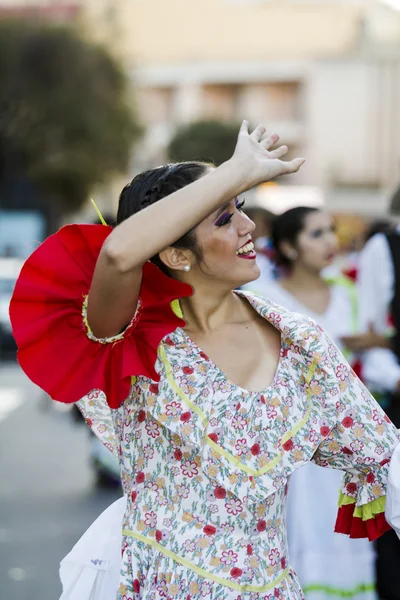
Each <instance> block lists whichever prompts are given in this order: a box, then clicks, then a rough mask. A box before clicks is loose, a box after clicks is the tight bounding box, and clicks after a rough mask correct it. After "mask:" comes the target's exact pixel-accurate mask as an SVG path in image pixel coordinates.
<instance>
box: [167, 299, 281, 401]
mask: <svg viewBox="0 0 400 600" xmlns="http://www.w3.org/2000/svg"><path fill="white" fill-rule="evenodd" d="M235 293H236V294H237V295H238V296H242V297H244V298H245V299H246V301H247V302H248V303H249V304H250V306H251V307H252V308H253V310H255V311H256V312H257V314H258V315H259V316H261V317H262V318H264V319H265V320H266V321H268V323H270V324H271V325H272V326H273V327H274V328H275V329H276V330H277V331H278V332H279V333H280V337H281V343H280V351H279V360H278V364H277V365H276V369H275V373H274V376H273V378H272V380H271V382H270V383H269V384H268V386H267V387H266V388H264V389H262V390H248V389H246V388H244V387H242V386H241V385H239V384H237V383H235V382H234V381H232V380H231V379H230V378H229V377H228V376H227V375H226V374H225V373H224V371H223V370H222V369H221V368H220V367H219V366H218V365H217V364H216V363H215V362H214V361H213V360H212V359H211V358H210V357H209V356H208V354H206V352H204V351H203V350H202V349H201V348H200V346H198V344H196V342H194V341H193V340H192V338H191V337H190V335H188V334H187V333H186V331H185V330H184V329H183V328H182V327H179V330H180V331H181V333H182V337H183V338H184V341H185V342H186V344H189V346H190V347H191V349H192V350H193V351H194V352H195V353H196V354H197V355H198V356H200V358H201V359H202V360H204V361H206V362H208V363H209V365H210V366H211V367H212V369H213V370H214V371H216V372H217V373H218V374H219V375H220V376H221V377H222V378H223V379H224V380H225V381H226V382H227V383H228V384H229V385H230V386H231V387H232V388H233V389H236V390H238V391H239V392H241V393H242V394H244V395H256V396H263V395H269V394H270V393H271V392H272V391H273V390H274V389H275V388H276V386H277V384H278V381H279V376H280V372H281V368H282V363H283V362H284V352H283V346H284V342H283V335H282V331H281V330H280V329H279V327H277V325H276V322H273V321H272V320H270V319H269V318H268V313H267V314H265V313H261V312H260V311H259V310H257V304H256V305H254V303H253V302H250V300H249V298H248V296H247V294H246V293H243V292H240V291H236V290H235Z"/></svg>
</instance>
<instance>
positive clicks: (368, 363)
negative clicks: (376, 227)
mask: <svg viewBox="0 0 400 600" xmlns="http://www.w3.org/2000/svg"><path fill="white" fill-rule="evenodd" d="M357 288H358V301H359V328H360V332H362V333H365V332H368V330H370V328H371V327H373V329H374V331H375V332H376V333H377V334H381V335H383V336H384V335H385V333H386V332H387V329H388V327H387V317H388V314H389V312H390V302H391V299H392V296H393V288H394V272H393V263H392V258H391V255H390V249H389V244H388V242H387V239H386V236H384V235H383V234H377V235H375V236H374V237H373V238H371V239H370V240H369V241H368V242H367V244H366V245H365V248H364V249H363V251H362V252H361V257H360V264H359V274H358V281H357ZM363 374H364V379H365V381H366V382H367V385H368V386H369V387H371V389H373V390H376V391H388V392H391V393H393V392H395V391H397V390H398V389H399V388H400V385H399V382H400V365H399V364H398V361H397V358H396V356H395V355H394V353H393V352H392V351H391V350H389V349H384V348H372V349H371V350H368V351H367V352H365V353H364V356H363Z"/></svg>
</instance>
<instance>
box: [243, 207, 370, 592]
mask: <svg viewBox="0 0 400 600" xmlns="http://www.w3.org/2000/svg"><path fill="white" fill-rule="evenodd" d="M272 239H273V245H274V248H275V253H276V261H277V263H278V265H279V266H280V267H281V268H282V269H283V272H284V273H285V275H284V276H283V277H282V278H281V279H280V280H279V281H278V282H274V283H272V284H271V285H270V286H269V287H268V289H265V290H264V292H265V294H266V295H268V297H269V298H270V299H271V300H272V301H274V302H276V303H277V304H279V305H281V306H284V307H285V308H286V309H288V310H290V311H293V312H297V313H303V314H306V315H308V316H310V317H311V318H313V319H314V320H315V321H316V322H317V323H318V324H319V325H320V326H321V327H323V329H324V330H325V331H326V332H327V333H328V334H329V335H330V336H331V337H332V339H333V340H334V342H335V343H336V344H337V345H338V346H339V347H341V339H342V337H343V336H345V335H349V334H354V333H355V332H356V331H357V296H356V289H355V286H354V284H353V283H352V282H351V281H350V280H349V279H347V278H345V277H338V278H336V279H333V280H332V279H331V280H327V279H326V278H325V277H324V276H323V272H324V269H326V268H327V267H329V266H330V265H331V264H332V262H333V260H334V259H335V257H336V254H337V250H338V240H337V237H336V234H335V228H334V223H333V219H332V217H331V216H330V215H329V214H327V213H326V212H324V211H321V210H319V209H316V208H310V207H297V208H293V209H291V210H288V211H286V212H285V213H283V214H281V215H280V216H278V217H276V219H275V221H274V222H273V226H272ZM250 285H251V284H250ZM354 444H357V442H354V441H353V445H350V447H349V449H348V451H350V452H353V450H352V448H353V447H355V446H354ZM340 479H341V475H340V473H339V472H337V471H331V470H328V469H321V468H319V467H317V466H316V465H315V464H312V463H309V464H307V465H306V466H305V467H304V468H303V469H300V470H298V471H296V472H295V473H294V474H293V475H292V477H291V481H290V487H289V495H288V540H289V553H290V559H291V561H292V564H293V567H294V568H295V570H296V572H297V574H298V576H299V578H300V581H301V584H302V586H303V590H304V592H305V594H306V596H307V598H309V599H310V600H311V599H317V598H318V599H321V600H328V599H332V600H335V599H337V600H339V599H340V598H343V597H346V598H353V599H357V600H373V599H374V598H376V594H375V586H374V581H375V576H374V552H373V547H372V544H370V543H369V542H368V540H350V539H348V538H346V537H344V536H338V535H335V534H334V532H333V529H334V523H335V519H336V513H337V502H336V499H335V490H337V489H338V488H339V487H340Z"/></svg>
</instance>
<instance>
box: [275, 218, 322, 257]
mask: <svg viewBox="0 0 400 600" xmlns="http://www.w3.org/2000/svg"><path fill="white" fill-rule="evenodd" d="M315 212H319V209H318V208H313V207H311V206H296V208H291V209H290V210H287V211H286V212H284V213H282V214H281V215H278V216H277V217H275V219H274V220H273V221H272V228H271V239H272V244H273V246H274V249H275V260H276V263H277V264H278V265H280V266H282V267H290V265H291V264H292V262H293V261H292V260H291V259H290V258H289V257H288V256H286V255H285V254H284V253H283V252H282V242H284V241H286V242H289V244H291V245H292V246H294V247H296V244H297V239H298V237H299V235H300V233H301V232H302V231H303V229H304V225H305V220H306V217H307V216H308V215H309V214H311V213H315Z"/></svg>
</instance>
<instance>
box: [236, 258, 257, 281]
mask: <svg viewBox="0 0 400 600" xmlns="http://www.w3.org/2000/svg"><path fill="white" fill-rule="evenodd" d="M260 275H261V270H260V267H259V266H258V264H257V263H256V261H254V263H253V265H252V267H251V268H250V269H242V272H241V273H240V276H239V273H238V280H239V279H240V283H238V286H241V285H246V284H247V283H251V282H252V281H255V280H256V279H258V278H259V277H260Z"/></svg>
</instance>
